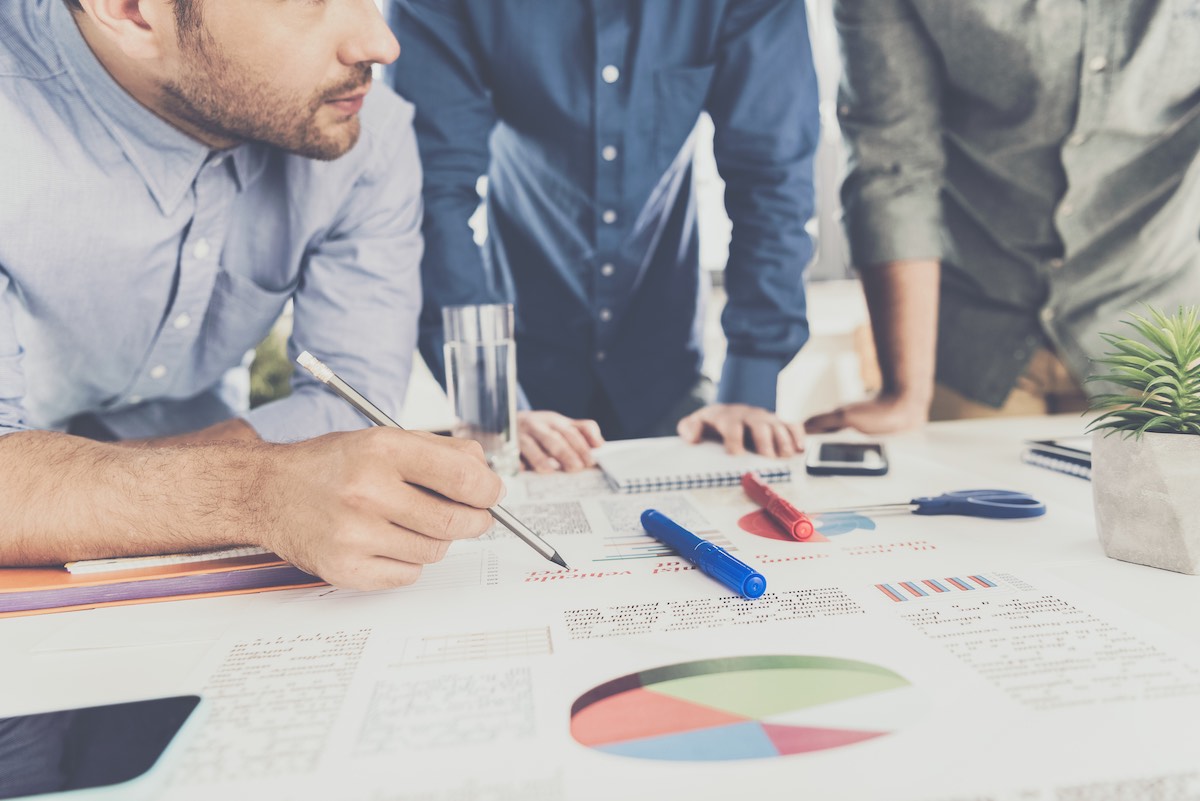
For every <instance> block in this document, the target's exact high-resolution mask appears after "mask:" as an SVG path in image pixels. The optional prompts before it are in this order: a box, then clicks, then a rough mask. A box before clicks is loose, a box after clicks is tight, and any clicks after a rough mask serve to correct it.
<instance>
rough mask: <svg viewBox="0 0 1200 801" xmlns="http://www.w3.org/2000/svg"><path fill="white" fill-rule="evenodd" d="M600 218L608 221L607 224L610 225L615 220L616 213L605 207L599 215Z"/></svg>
mask: <svg viewBox="0 0 1200 801" xmlns="http://www.w3.org/2000/svg"><path fill="white" fill-rule="evenodd" d="M600 219H602V220H604V222H606V223H608V224H609V225H612V224H613V223H615V222H616V221H617V213H616V212H615V211H613V210H612V209H605V210H604V213H603V214H601V215H600Z"/></svg>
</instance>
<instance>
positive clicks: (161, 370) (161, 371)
mask: <svg viewBox="0 0 1200 801" xmlns="http://www.w3.org/2000/svg"><path fill="white" fill-rule="evenodd" d="M166 374H167V366H166V365H165V364H156V365H154V366H153V367H151V368H150V377H151V378H162V377H163V376H165V375H166Z"/></svg>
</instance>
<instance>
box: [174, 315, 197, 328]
mask: <svg viewBox="0 0 1200 801" xmlns="http://www.w3.org/2000/svg"><path fill="white" fill-rule="evenodd" d="M191 322H192V315H190V314H188V313H187V312H184V313H183V314H180V315H179V316H178V317H176V318H175V320H174V322H172V325H174V326H175V327H176V328H187V327H188V326H189V325H190V324H191Z"/></svg>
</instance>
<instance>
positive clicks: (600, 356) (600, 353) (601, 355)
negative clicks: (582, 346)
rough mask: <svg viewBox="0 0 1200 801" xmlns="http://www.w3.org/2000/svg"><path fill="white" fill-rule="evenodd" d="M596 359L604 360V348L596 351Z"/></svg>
mask: <svg viewBox="0 0 1200 801" xmlns="http://www.w3.org/2000/svg"><path fill="white" fill-rule="evenodd" d="M596 361H598V362H602V361H604V351H602V350H598V351H596Z"/></svg>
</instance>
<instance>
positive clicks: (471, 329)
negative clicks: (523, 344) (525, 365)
mask: <svg viewBox="0 0 1200 801" xmlns="http://www.w3.org/2000/svg"><path fill="white" fill-rule="evenodd" d="M442 326H443V329H444V331H445V335H446V344H445V345H444V346H443V347H444V350H445V357H446V392H447V394H448V395H449V396H450V405H451V406H452V407H453V409H454V416H455V417H456V418H457V420H456V423H455V427H454V436H456V437H466V438H469V439H473V440H475V441H476V442H478V443H479V444H480V445H482V446H483V452H484V454H485V455H486V456H487V460H488V464H490V465H491V466H492V469H493V470H495V471H496V472H497V473H499V474H500V475H502V476H511V475H516V473H517V470H518V469H519V468H520V466H521V450H520V445H519V444H518V442H517V343H516V341H515V339H514V337H513V334H514V326H513V307H512V304H511V303H496V304H490V305H484V306H446V307H445V308H443V309H442Z"/></svg>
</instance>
